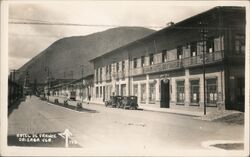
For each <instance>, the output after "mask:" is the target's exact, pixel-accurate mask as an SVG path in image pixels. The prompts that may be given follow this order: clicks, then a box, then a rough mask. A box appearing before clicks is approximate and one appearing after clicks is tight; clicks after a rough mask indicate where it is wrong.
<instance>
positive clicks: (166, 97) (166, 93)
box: [160, 80, 170, 108]
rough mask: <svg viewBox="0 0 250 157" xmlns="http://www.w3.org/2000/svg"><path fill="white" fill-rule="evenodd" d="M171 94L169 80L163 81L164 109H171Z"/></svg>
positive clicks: (162, 103)
mask: <svg viewBox="0 0 250 157" xmlns="http://www.w3.org/2000/svg"><path fill="white" fill-rule="evenodd" d="M169 102H170V93H169V80H167V81H163V80H161V101H160V105H161V107H163V108H169Z"/></svg>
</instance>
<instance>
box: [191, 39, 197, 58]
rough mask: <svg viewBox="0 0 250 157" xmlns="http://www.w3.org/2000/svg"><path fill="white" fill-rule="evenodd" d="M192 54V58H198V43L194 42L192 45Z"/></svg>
mask: <svg viewBox="0 0 250 157" xmlns="http://www.w3.org/2000/svg"><path fill="white" fill-rule="evenodd" d="M190 53H191V55H190V56H191V57H194V56H197V42H192V43H191V44H190Z"/></svg>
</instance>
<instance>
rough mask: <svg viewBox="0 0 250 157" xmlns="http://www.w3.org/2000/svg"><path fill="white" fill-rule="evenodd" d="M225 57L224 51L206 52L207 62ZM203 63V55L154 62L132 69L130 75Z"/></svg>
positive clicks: (218, 60)
mask: <svg viewBox="0 0 250 157" xmlns="http://www.w3.org/2000/svg"><path fill="white" fill-rule="evenodd" d="M223 58H224V52H223V51H217V52H213V53H207V54H205V64H210V63H215V62H220V61H222V60H223ZM202 64H203V55H199V56H194V57H188V58H183V59H178V60H173V61H168V62H165V63H159V64H153V65H150V66H145V67H139V68H135V69H131V70H130V76H136V75H142V74H149V73H156V72H162V71H169V70H174V69H180V68H185V67H192V66H199V65H202Z"/></svg>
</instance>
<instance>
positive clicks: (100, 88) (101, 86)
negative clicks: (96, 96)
mask: <svg viewBox="0 0 250 157" xmlns="http://www.w3.org/2000/svg"><path fill="white" fill-rule="evenodd" d="M100 97H102V86H101V87H100Z"/></svg>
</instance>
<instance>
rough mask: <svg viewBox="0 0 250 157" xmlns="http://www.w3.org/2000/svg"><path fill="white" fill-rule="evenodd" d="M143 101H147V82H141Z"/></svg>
mask: <svg viewBox="0 0 250 157" xmlns="http://www.w3.org/2000/svg"><path fill="white" fill-rule="evenodd" d="M141 102H144V103H145V102H146V84H145V83H144V84H141Z"/></svg>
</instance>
